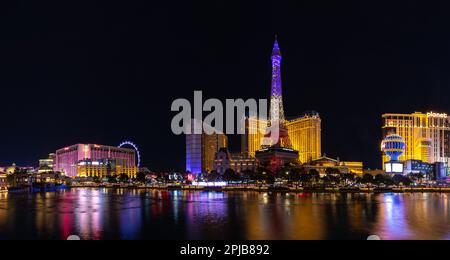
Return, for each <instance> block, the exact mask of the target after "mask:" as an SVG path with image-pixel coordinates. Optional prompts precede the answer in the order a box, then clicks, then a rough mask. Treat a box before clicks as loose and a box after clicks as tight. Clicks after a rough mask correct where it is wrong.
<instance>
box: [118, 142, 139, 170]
mask: <svg viewBox="0 0 450 260" xmlns="http://www.w3.org/2000/svg"><path fill="white" fill-rule="evenodd" d="M126 146H128V147H130V146H131V147H132V148H133V149H134V150H135V151H136V155H137V167H140V166H141V153H140V152H139V148H138V147H137V145H136V144H134V143H133V142H130V141H125V142H122V143H120V144H119V148H122V147H126Z"/></svg>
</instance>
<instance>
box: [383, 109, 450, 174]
mask: <svg viewBox="0 0 450 260" xmlns="http://www.w3.org/2000/svg"><path fill="white" fill-rule="evenodd" d="M382 120H383V125H382V133H383V139H384V138H385V137H386V136H387V135H389V134H392V133H395V134H398V135H400V136H401V137H403V139H404V140H405V143H406V151H405V153H404V154H403V155H402V156H400V158H399V160H400V161H408V160H419V161H422V162H424V163H431V164H433V163H437V162H440V163H444V164H445V165H446V166H448V164H449V161H450V124H449V121H450V119H449V117H448V115H447V114H438V113H433V112H429V113H426V114H424V113H420V112H415V113H413V114H384V115H382ZM387 161H389V158H388V156H386V155H383V158H382V163H383V167H384V164H385V162H387Z"/></svg>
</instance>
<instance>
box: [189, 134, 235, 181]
mask: <svg viewBox="0 0 450 260" xmlns="http://www.w3.org/2000/svg"><path fill="white" fill-rule="evenodd" d="M227 147H228V138H227V136H226V135H225V134H212V135H208V134H205V133H204V134H186V171H188V172H191V173H207V172H210V171H212V170H213V169H214V159H215V156H216V153H217V152H218V151H219V150H220V149H221V148H227Z"/></svg>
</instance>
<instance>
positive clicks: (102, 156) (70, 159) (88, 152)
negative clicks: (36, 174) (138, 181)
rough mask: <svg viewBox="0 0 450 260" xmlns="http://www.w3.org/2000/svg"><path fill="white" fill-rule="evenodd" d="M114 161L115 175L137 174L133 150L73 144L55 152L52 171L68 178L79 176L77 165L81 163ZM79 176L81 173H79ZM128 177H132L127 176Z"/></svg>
mask: <svg viewBox="0 0 450 260" xmlns="http://www.w3.org/2000/svg"><path fill="white" fill-rule="evenodd" d="M106 159H109V160H115V161H116V163H117V164H116V165H118V166H119V168H118V169H119V171H120V172H116V173H117V174H122V173H127V174H128V173H131V172H134V173H136V172H137V167H136V152H135V151H134V150H133V149H127V148H119V147H114V146H106V145H97V144H75V145H72V146H69V147H65V148H62V149H59V150H58V151H56V155H55V165H54V171H59V172H62V173H63V174H65V175H66V176H68V177H77V176H78V175H79V170H80V169H82V168H80V167H79V166H80V165H79V164H80V163H82V162H83V161H85V162H86V161H87V160H91V161H99V160H106ZM80 174H81V175H85V174H83V172H80ZM129 176H130V177H132V175H130V174H129Z"/></svg>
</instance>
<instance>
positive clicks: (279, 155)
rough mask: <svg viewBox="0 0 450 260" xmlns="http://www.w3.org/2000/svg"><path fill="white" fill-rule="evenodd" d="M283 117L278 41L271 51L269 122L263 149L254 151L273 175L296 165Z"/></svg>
mask: <svg viewBox="0 0 450 260" xmlns="http://www.w3.org/2000/svg"><path fill="white" fill-rule="evenodd" d="M285 123H286V120H285V117H284V108H283V94H282V89H281V52H280V48H279V46H278V41H277V39H276V38H275V43H274V46H273V50H272V90H271V97H270V122H269V127H268V129H267V132H266V135H265V138H264V140H263V148H262V149H261V150H258V151H256V159H257V160H258V161H259V163H260V164H261V165H263V166H266V167H268V168H269V170H271V171H272V173H275V172H276V171H277V170H279V169H280V168H281V167H283V166H285V165H286V164H297V163H298V151H296V150H294V149H292V144H291V141H290V139H289V135H288V130H287V128H286V125H285Z"/></svg>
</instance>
